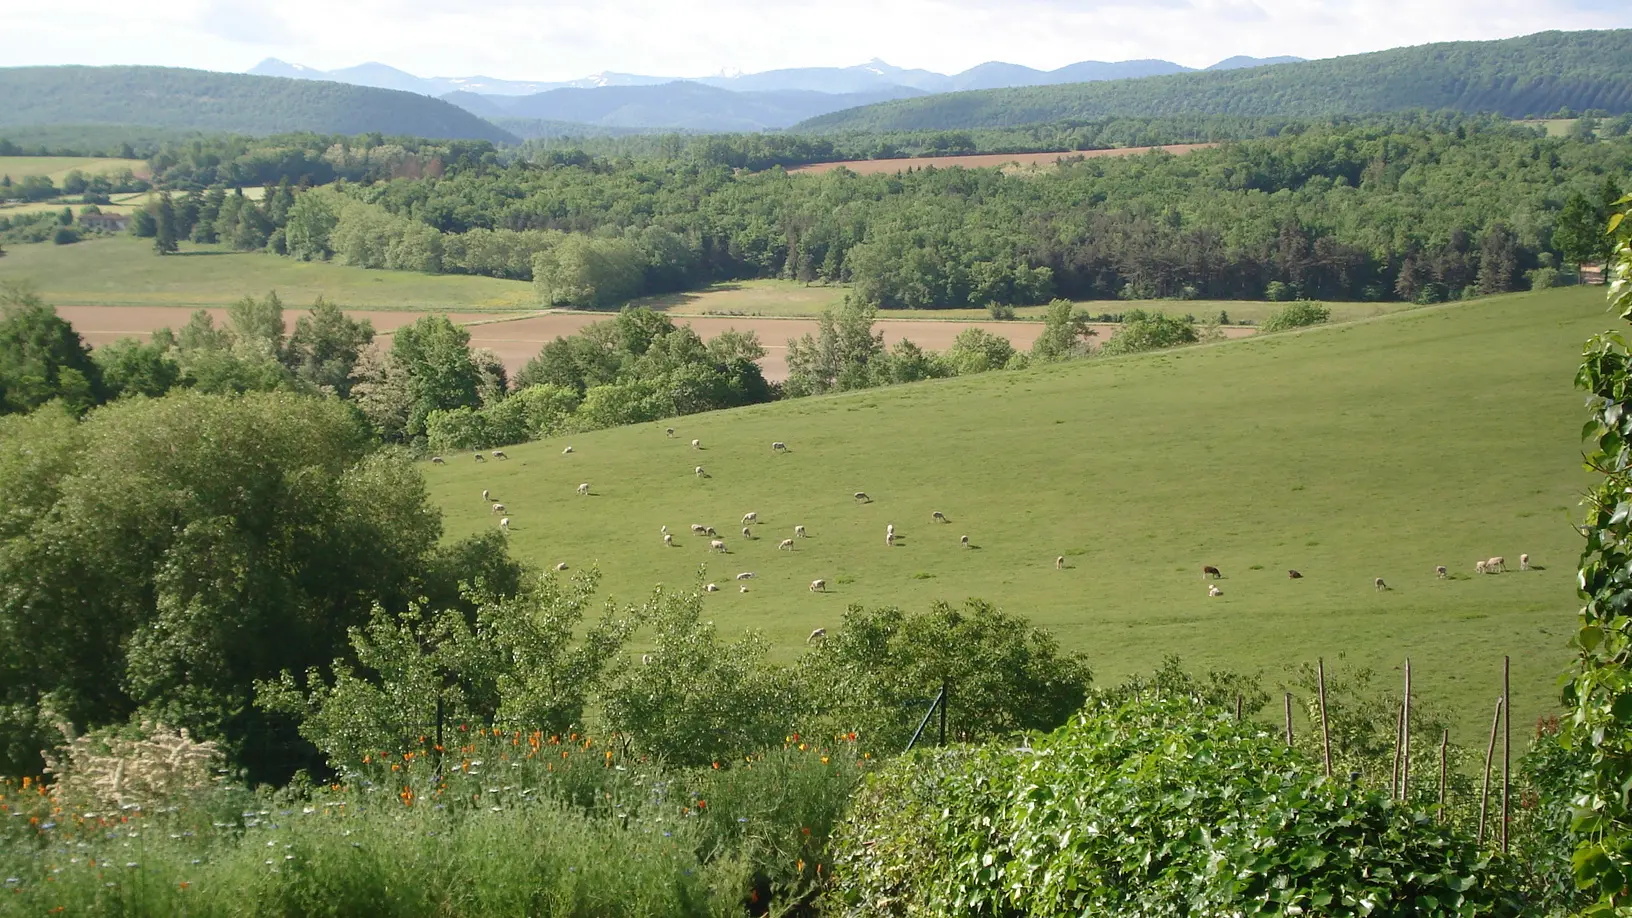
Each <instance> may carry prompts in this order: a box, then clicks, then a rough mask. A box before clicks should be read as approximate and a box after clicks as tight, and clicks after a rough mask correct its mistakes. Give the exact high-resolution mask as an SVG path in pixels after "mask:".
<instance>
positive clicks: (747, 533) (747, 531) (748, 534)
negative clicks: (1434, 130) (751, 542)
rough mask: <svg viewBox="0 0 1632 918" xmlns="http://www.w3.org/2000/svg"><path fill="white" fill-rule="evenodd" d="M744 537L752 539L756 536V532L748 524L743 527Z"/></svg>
mask: <svg viewBox="0 0 1632 918" xmlns="http://www.w3.org/2000/svg"><path fill="white" fill-rule="evenodd" d="M742 537H743V538H745V539H751V538H753V537H754V533H753V531H752V530H750V529H749V528H748V527H747V526H744V527H742Z"/></svg>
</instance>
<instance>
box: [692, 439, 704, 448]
mask: <svg viewBox="0 0 1632 918" xmlns="http://www.w3.org/2000/svg"><path fill="white" fill-rule="evenodd" d="M691 448H692V449H702V448H703V441H701V440H693V441H691Z"/></svg>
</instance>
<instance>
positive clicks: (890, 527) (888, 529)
mask: <svg viewBox="0 0 1632 918" xmlns="http://www.w3.org/2000/svg"><path fill="white" fill-rule="evenodd" d="M884 534H885V535H895V524H894V523H885V524H884Z"/></svg>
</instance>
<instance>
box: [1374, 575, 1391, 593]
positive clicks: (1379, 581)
mask: <svg viewBox="0 0 1632 918" xmlns="http://www.w3.org/2000/svg"><path fill="white" fill-rule="evenodd" d="M1371 583H1372V586H1375V587H1376V588H1377V589H1379V590H1386V589H1388V584H1386V583H1384V582H1383V578H1381V577H1378V578H1377V579H1376V580H1373V581H1372V582H1371Z"/></svg>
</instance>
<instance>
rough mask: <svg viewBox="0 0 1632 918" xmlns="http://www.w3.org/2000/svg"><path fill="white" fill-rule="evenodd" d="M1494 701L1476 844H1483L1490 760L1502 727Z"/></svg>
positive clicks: (1486, 749) (1480, 794)
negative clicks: (1497, 731)
mask: <svg viewBox="0 0 1632 918" xmlns="http://www.w3.org/2000/svg"><path fill="white" fill-rule="evenodd" d="M1503 700H1504V699H1501V698H1498V699H1496V716H1495V717H1492V718H1491V719H1490V745H1488V746H1486V747H1485V778H1484V782H1483V785H1482V786H1481V788H1480V790H1479V835H1478V844H1481V845H1482V844H1484V843H1485V812H1486V810H1487V808H1488V807H1489V804H1490V760H1491V757H1492V756H1494V755H1495V754H1496V729H1497V728H1498V727H1500V726H1501V725H1502V701H1503Z"/></svg>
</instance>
